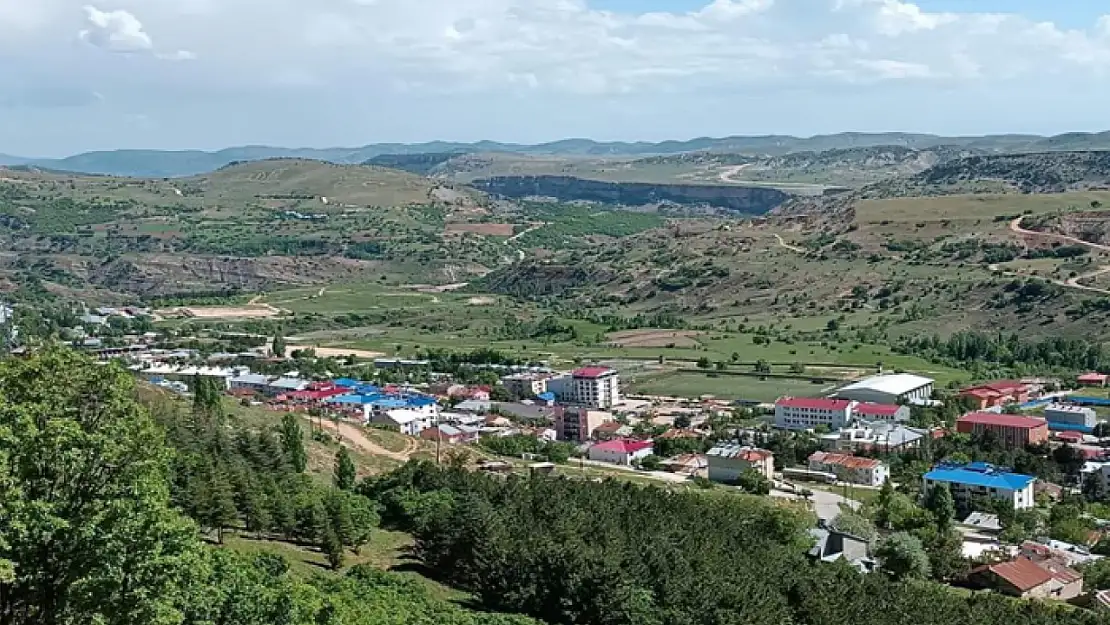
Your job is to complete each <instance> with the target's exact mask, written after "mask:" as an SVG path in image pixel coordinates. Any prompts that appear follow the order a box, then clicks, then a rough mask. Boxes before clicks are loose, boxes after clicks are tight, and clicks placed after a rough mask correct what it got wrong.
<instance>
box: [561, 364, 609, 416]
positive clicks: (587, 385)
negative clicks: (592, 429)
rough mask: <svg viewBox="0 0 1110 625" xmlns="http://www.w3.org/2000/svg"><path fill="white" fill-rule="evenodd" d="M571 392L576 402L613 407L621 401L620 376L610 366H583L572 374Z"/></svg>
mask: <svg viewBox="0 0 1110 625" xmlns="http://www.w3.org/2000/svg"><path fill="white" fill-rule="evenodd" d="M570 394H571V396H572V399H571V401H573V402H574V403H576V404H579V405H582V406H589V407H591V408H600V409H602V410H605V409H608V408H612V407H613V406H615V405H617V404H619V403H620V401H621V392H620V376H619V375H617V372H616V370H615V369H610V368H608V367H582V368H581V369H578V370H576V371H575V372H574V373H572V374H571V393H570Z"/></svg>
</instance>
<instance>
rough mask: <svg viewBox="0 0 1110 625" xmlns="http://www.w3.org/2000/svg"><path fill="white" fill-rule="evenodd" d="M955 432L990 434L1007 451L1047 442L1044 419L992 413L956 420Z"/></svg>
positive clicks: (973, 414) (980, 413)
mask: <svg viewBox="0 0 1110 625" xmlns="http://www.w3.org/2000/svg"><path fill="white" fill-rule="evenodd" d="M956 431H957V432H959V433H961V434H980V435H981V434H983V433H985V432H991V433H993V434H994V435H996V436H997V437H998V440H999V441H1000V442H1001V443H1002V445H1003V446H1004V447H1006V448H1007V449H1022V448H1024V447H1025V446H1026V445H1033V444H1036V443H1043V442H1045V441H1047V440H1048V422H1047V421H1045V420H1044V419H1034V418H1032V417H1021V416H1018V415H1010V414H995V413H993V412H971V413H968V414H965V415H964V416H962V417H960V418H959V419H957V420H956Z"/></svg>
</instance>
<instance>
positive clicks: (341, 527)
mask: <svg viewBox="0 0 1110 625" xmlns="http://www.w3.org/2000/svg"><path fill="white" fill-rule="evenodd" d="M352 496H357V495H349V494H348V493H346V492H345V491H341V490H333V491H331V492H330V493H328V496H327V499H326V500H325V502H324V506H325V508H326V509H327V514H328V527H327V529H328V531H330V532H332V533H334V534H335V536H336V538H338V539H339V542H340V543H341V544H343V545H354V544H355V540H354V539H355V526H354V520H353V519H352V517H351V503H350V499H351V497H352Z"/></svg>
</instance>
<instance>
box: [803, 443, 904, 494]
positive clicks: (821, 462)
mask: <svg viewBox="0 0 1110 625" xmlns="http://www.w3.org/2000/svg"><path fill="white" fill-rule="evenodd" d="M809 470H810V471H820V472H822V473H832V474H833V475H836V477H837V479H838V480H840V481H843V482H851V483H853V484H863V485H865V486H882V485H883V482H886V481H887V479H888V478H889V477H890V468H889V467H887V466H886V464H884V463H882V462H881V461H879V460H875V459H874V458H860V457H859V456H850V455H847V454H833V453H828V452H824V451H818V452H814V453H813V454H811V455H810V456H809Z"/></svg>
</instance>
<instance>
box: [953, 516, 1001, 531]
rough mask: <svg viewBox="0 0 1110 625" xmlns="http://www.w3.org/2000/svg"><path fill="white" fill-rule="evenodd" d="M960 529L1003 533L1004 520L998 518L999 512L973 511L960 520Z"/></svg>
mask: <svg viewBox="0 0 1110 625" xmlns="http://www.w3.org/2000/svg"><path fill="white" fill-rule="evenodd" d="M960 529H961V530H964V531H966V532H970V533H980V534H987V535H990V536H997V535H999V534H1001V533H1002V522H1001V521H999V520H998V515H997V514H987V513H985V512H972V513H971V514H969V515H967V518H965V519H964V520H963V521H960Z"/></svg>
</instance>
